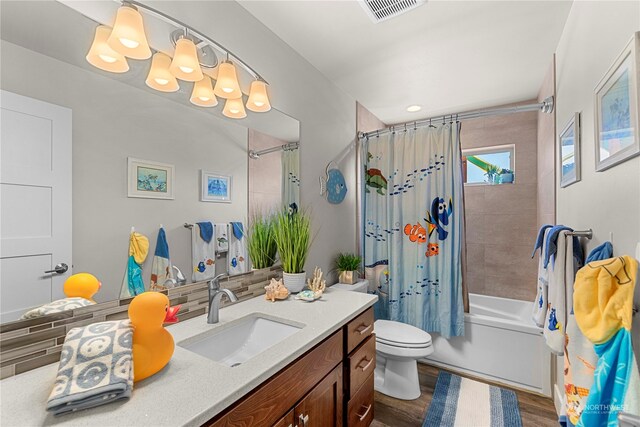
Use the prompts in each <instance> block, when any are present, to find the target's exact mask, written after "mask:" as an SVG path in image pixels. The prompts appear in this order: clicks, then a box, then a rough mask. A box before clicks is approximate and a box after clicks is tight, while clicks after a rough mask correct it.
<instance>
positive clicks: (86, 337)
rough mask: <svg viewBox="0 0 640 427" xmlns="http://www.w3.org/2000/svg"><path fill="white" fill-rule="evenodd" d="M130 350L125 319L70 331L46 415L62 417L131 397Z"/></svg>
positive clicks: (130, 337)
mask: <svg viewBox="0 0 640 427" xmlns="http://www.w3.org/2000/svg"><path fill="white" fill-rule="evenodd" d="M132 349H133V327H132V325H131V322H130V321H129V319H127V320H118V321H111V322H100V323H94V324H92V325H89V326H85V327H82V328H73V329H71V330H70V331H69V333H67V336H66V338H65V340H64V345H63V346H62V351H61V353H60V365H59V366H58V376H57V377H56V382H55V385H54V387H53V390H52V391H51V394H50V395H49V400H48V401H47V411H49V412H52V413H53V414H54V415H62V414H66V413H71V412H75V411H80V410H82V409H88V408H93V407H95V406H100V405H104V404H106V403H110V402H114V401H116V400H120V399H128V398H129V397H131V391H132V390H133V358H132V354H133V353H132Z"/></svg>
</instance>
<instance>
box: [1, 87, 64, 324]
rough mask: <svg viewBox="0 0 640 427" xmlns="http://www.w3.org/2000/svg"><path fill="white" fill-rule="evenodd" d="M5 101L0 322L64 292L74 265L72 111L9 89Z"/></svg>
mask: <svg viewBox="0 0 640 427" xmlns="http://www.w3.org/2000/svg"><path fill="white" fill-rule="evenodd" d="M0 107H1V109H0V321H2V322H6V321H10V320H15V319H18V318H20V316H21V315H22V313H24V312H25V311H26V310H28V309H29V308H32V307H34V306H37V305H41V304H44V303H47V302H51V301H53V300H56V299H59V298H64V293H63V291H62V285H63V283H64V281H65V280H66V278H67V277H69V275H70V274H71V266H72V260H71V227H72V225H71V224H72V223H71V185H72V184H71V110H70V109H68V108H64V107H60V106H57V105H53V104H49V103H47V102H42V101H38V100H36V99H32V98H28V97H25V96H21V95H16V94H14V93H11V92H6V91H0ZM65 265H66V266H67V268H66V269H65V268H64V266H65Z"/></svg>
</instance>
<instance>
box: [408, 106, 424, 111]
mask: <svg viewBox="0 0 640 427" xmlns="http://www.w3.org/2000/svg"><path fill="white" fill-rule="evenodd" d="M420 110H422V107H421V106H419V105H409V106H408V107H407V111H408V112H410V113H415V112H416V111H420Z"/></svg>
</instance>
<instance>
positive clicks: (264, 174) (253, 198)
mask: <svg viewBox="0 0 640 427" xmlns="http://www.w3.org/2000/svg"><path fill="white" fill-rule="evenodd" d="M285 144H286V142H285V141H283V140H281V139H278V138H276V137H273V136H271V135H267V134H264V133H261V132H258V131H256V130H253V129H249V150H254V151H260V150H266V149H268V148H273V147H280V146H282V145H285ZM279 209H282V151H277V152H275V153H268V154H265V155H263V156H260V158H259V159H249V219H251V218H253V216H254V215H256V214H258V215H260V214H265V213H268V212H276V211H278V210H279Z"/></svg>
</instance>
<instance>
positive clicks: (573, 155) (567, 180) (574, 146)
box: [558, 113, 580, 187]
mask: <svg viewBox="0 0 640 427" xmlns="http://www.w3.org/2000/svg"><path fill="white" fill-rule="evenodd" d="M558 140H559V145H560V147H559V153H558V158H559V160H560V187H567V186H569V185H571V184H574V183H576V182H578V181H580V113H575V114H574V115H573V116H572V117H571V120H569V123H567V125H566V126H565V127H564V129H562V132H560V137H559V138H558Z"/></svg>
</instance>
